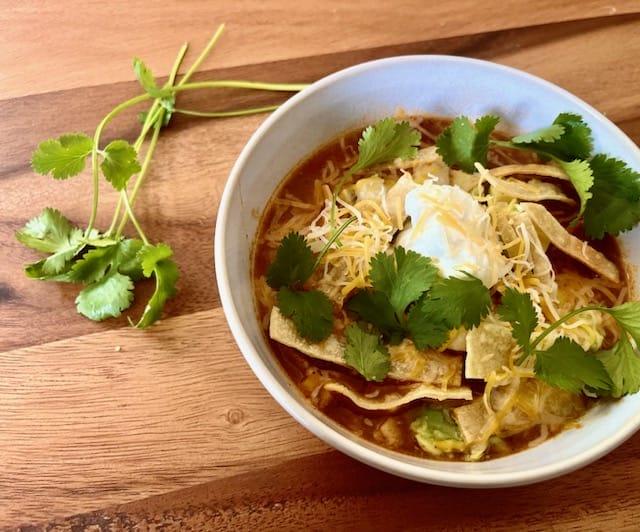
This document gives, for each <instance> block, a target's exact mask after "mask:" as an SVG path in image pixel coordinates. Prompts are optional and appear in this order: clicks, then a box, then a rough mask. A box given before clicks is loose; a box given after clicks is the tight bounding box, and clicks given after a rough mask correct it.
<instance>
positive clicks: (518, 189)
mask: <svg viewBox="0 0 640 532" xmlns="http://www.w3.org/2000/svg"><path fill="white" fill-rule="evenodd" d="M476 168H478V170H479V172H480V176H481V177H482V178H483V179H486V180H487V181H488V182H489V183H490V184H491V186H492V187H493V188H494V189H495V190H496V191H497V192H499V193H500V194H501V195H504V196H507V197H510V198H516V199H521V200H525V201H542V200H555V201H561V202H563V203H568V204H569V205H573V204H575V200H574V199H573V198H570V197H569V196H567V195H566V194H565V193H564V192H562V190H561V189H560V187H558V186H557V185H555V184H553V183H547V182H546V181H540V180H539V179H531V180H529V181H520V180H518V179H508V180H507V179H504V178H498V177H497V176H496V174H495V173H494V171H493V170H487V169H486V168H483V167H482V166H481V165H479V164H476Z"/></svg>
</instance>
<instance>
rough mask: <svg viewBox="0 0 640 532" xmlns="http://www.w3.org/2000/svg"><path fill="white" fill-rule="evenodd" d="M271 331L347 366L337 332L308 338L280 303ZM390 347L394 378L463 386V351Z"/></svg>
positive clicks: (304, 350) (407, 343)
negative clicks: (447, 352) (317, 338)
mask: <svg viewBox="0 0 640 532" xmlns="http://www.w3.org/2000/svg"><path fill="white" fill-rule="evenodd" d="M269 335H270V337H271V338H272V339H273V340H275V341H276V342H280V343H281V344H284V345H287V346H289V347H293V348H294V349H297V350H298V351H300V352H301V353H303V354H305V355H307V356H309V357H312V358H317V359H319V360H324V361H326V362H332V363H333V364H338V365H340V366H344V367H348V364H347V362H346V361H345V359H344V345H343V343H342V342H341V341H340V339H339V338H338V337H337V336H336V335H333V334H332V335H330V336H329V337H328V338H327V339H326V340H325V341H323V342H320V343H317V344H316V343H312V342H309V341H308V340H305V339H304V338H302V337H301V336H300V335H299V334H298V331H297V330H296V328H295V325H294V324H293V322H292V321H291V320H289V319H287V318H285V317H284V316H283V315H282V314H281V313H280V310H279V309H278V308H277V307H273V309H272V311H271V319H270V322H269ZM388 349H389V353H390V355H391V368H390V370H389V373H388V375H387V376H388V377H389V378H391V379H395V380H398V381H409V382H421V383H429V384H433V385H439V386H460V383H461V382H462V366H463V359H462V356H461V355H444V354H442V353H439V352H437V351H433V350H429V351H420V350H418V349H416V347H415V346H414V345H413V342H410V341H408V340H405V341H403V342H402V343H400V344H399V345H395V346H389V348H388Z"/></svg>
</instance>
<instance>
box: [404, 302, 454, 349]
mask: <svg viewBox="0 0 640 532" xmlns="http://www.w3.org/2000/svg"><path fill="white" fill-rule="evenodd" d="M440 311H441V308H440V305H439V302H438V301H436V300H433V299H430V298H429V297H426V296H425V297H423V298H422V299H421V300H420V301H418V303H416V304H415V305H414V306H412V307H411V309H410V310H409V313H408V316H407V330H408V331H409V334H410V336H411V340H412V341H413V343H414V344H415V345H416V347H417V348H418V349H430V348H431V349H438V348H439V347H440V346H442V345H443V344H444V343H445V342H446V341H447V340H448V339H449V331H450V330H451V329H452V327H451V326H450V325H449V323H448V322H447V320H446V319H445V318H444V317H443V316H442V314H441V312H440Z"/></svg>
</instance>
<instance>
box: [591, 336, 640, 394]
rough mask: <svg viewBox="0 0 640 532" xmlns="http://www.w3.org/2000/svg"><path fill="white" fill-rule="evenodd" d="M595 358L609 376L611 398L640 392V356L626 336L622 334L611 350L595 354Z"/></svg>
mask: <svg viewBox="0 0 640 532" xmlns="http://www.w3.org/2000/svg"><path fill="white" fill-rule="evenodd" d="M596 357H597V358H598V360H600V362H602V364H603V365H604V367H605V368H606V370H607V372H608V374H609V375H610V378H611V381H612V386H611V396H612V397H622V396H624V395H627V394H632V393H637V392H639V391H640V356H639V355H638V353H637V352H636V351H635V350H634V349H633V346H632V345H631V342H630V341H629V339H628V338H627V336H626V335H624V334H623V335H622V337H621V338H620V339H619V340H618V341H617V342H616V344H615V345H614V346H613V347H612V348H611V349H609V350H606V351H599V352H598V353H596Z"/></svg>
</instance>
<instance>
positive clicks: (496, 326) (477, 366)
mask: <svg viewBox="0 0 640 532" xmlns="http://www.w3.org/2000/svg"><path fill="white" fill-rule="evenodd" d="M513 346H514V340H513V335H512V334H511V329H510V328H509V325H508V324H507V323H505V322H500V321H497V320H496V321H489V320H483V321H482V322H480V324H479V325H478V326H477V327H474V328H473V329H471V330H470V331H468V332H467V358H466V359H465V363H464V374H465V377H467V378H468V379H484V380H486V379H487V378H488V377H489V375H491V373H493V372H494V371H496V372H497V371H500V370H501V369H502V368H503V366H508V365H509V359H510V357H511V350H512V348H513Z"/></svg>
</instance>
